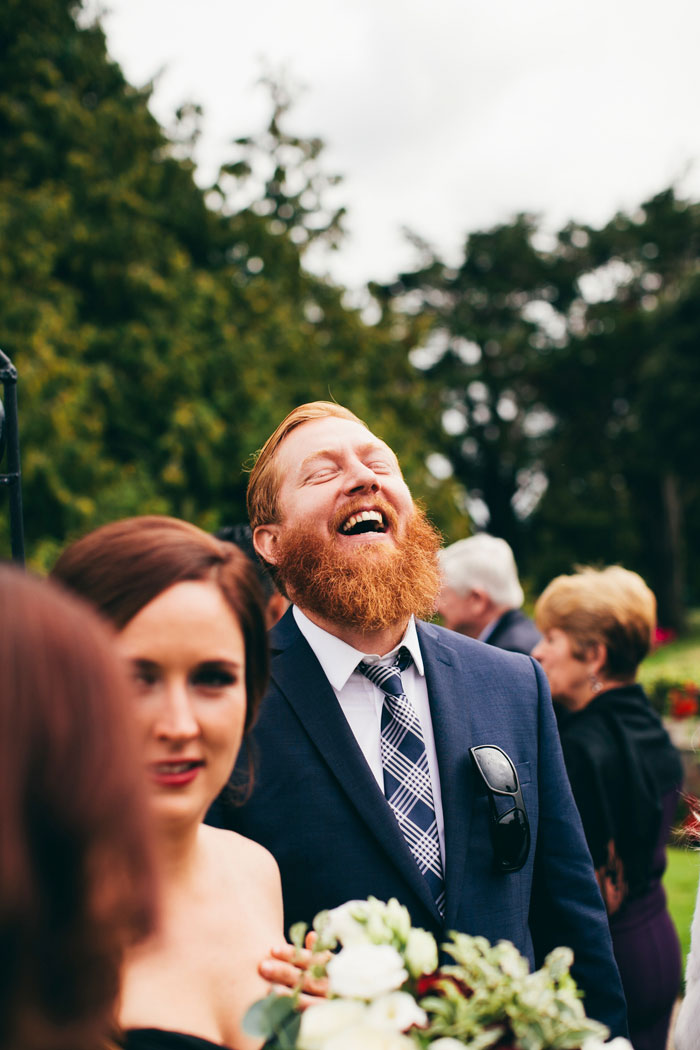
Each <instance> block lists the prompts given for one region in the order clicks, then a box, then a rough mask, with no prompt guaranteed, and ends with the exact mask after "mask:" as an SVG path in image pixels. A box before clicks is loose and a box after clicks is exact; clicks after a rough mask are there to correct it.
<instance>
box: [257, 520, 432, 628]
mask: <svg viewBox="0 0 700 1050" xmlns="http://www.w3.org/2000/svg"><path fill="white" fill-rule="evenodd" d="M439 546H440V537H439V535H438V534H437V533H436V532H435V530H434V529H433V527H432V526H431V525H430V523H429V522H428V521H427V519H426V518H425V515H424V514H423V513H422V512H421V511H417V513H416V515H415V518H414V519H413V520H412V522H411V523H410V525H409V526H408V527H407V529H406V535H405V536H403V537H401V538H400V539H398V540H396V539H394V536H393V534H389V535H385V536H383V537H379V536H375V537H370V536H369V535H367V536H366V537H364V538H363V537H361V536H355V537H351V536H348V537H340V536H339V537H338V538H335V537H334V538H333V539H332V540H331V541H330V542H328V541H323V540H321V539H319V536H318V533H317V532H315V531H314V530H312V529H309V530H305V529H298V530H296V532H295V533H294V535H293V536H290V537H286V538H285V541H284V542H283V543H282V545H281V547H280V549H279V552H278V553H279V556H280V560H279V561H278V563H277V570H278V572H279V575H280V577H281V579H282V580H283V581H284V585H285V589H286V591H287V594H288V596H289V598H290V599H291V600H292V601H293V602H295V603H296V604H297V605H299V606H300V607H301V608H302V609H308V610H310V611H312V612H315V613H317V614H318V615H320V616H322V617H324V618H325V619H327V620H329V621H330V622H332V623H337V624H352V625H353V626H356V627H359V628H364V629H365V630H378V629H381V628H385V627H389V626H393V625H394V624H397V623H399V622H401V621H405V620H408V618H409V616H410V615H411V614H414V615H416V616H430V615H431V614H432V612H433V610H434V608H435V601H436V598H437V594H438V591H439V587H440V574H439V568H438V565H437V551H438V548H439Z"/></svg>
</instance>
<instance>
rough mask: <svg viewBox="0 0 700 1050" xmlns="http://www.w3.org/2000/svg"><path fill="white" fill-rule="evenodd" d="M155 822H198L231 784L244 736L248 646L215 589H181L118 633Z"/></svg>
mask: <svg viewBox="0 0 700 1050" xmlns="http://www.w3.org/2000/svg"><path fill="white" fill-rule="evenodd" d="M118 641H119V647H120V649H121V651H122V652H123V654H124V655H125V656H126V658H127V659H128V660H129V663H130V665H131V669H132V674H133V678H134V682H135V685H136V713H137V718H138V722H139V725H140V727H141V729H142V732H143V738H144V747H145V760H146V768H147V771H148V775H149V781H150V785H151V790H152V798H153V803H154V809H155V815H156V819H159V818H161V817H162V819H163V820H165V821H168V820H183V821H185V822H190V821H191V822H192V823H198V822H199V821H201V820H202V818H203V817H204V814H205V812H206V810H207V808H208V807H209V805H210V803H211V802H212V801H213V799H214V798H215V797H216V795H217V794H218V793H219V791H220V790H221V788H222V787H223V786H224V784H225V783H226V781H227V779H228V777H229V775H230V773H231V770H232V768H233V764H234V761H235V759H236V755H237V754H238V749H239V747H240V745H241V740H242V737H243V726H244V723H245V715H246V688H245V645H244V641H243V634H242V632H241V628H240V625H239V623H238V620H237V618H236V617H235V616H234V614H233V613H232V611H231V608H230V606H229V605H228V604H227V603H226V601H225V599H224V597H223V595H222V594H221V591H220V590H219V588H218V587H217V586H216V584H215V583H212V582H209V581H200V580H187V581H185V582H183V583H176V584H174V585H173V586H172V587H169V588H168V589H167V590H165V591H163V592H162V594H159V595H158V597H156V598H154V599H153V601H151V602H149V603H148V605H145V606H144V607H143V609H141V610H140V611H139V612H138V613H137V614H136V616H134V618H133V619H132V620H130V621H129V623H127V624H126V626H125V627H124V628H123V630H122V631H121V632H120V634H119V639H118Z"/></svg>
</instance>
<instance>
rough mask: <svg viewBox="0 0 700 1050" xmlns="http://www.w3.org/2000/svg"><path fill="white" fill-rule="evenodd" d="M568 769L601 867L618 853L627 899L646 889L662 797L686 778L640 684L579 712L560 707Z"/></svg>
mask: <svg viewBox="0 0 700 1050" xmlns="http://www.w3.org/2000/svg"><path fill="white" fill-rule="evenodd" d="M557 719H558V721H559V731H560V735H561V742H562V749H563V752H564V760H565V762H566V769H567V772H568V774H569V780H570V781H571V787H572V790H573V793H574V798H575V799H576V805H577V806H578V810H579V813H580V814H581V820H582V823H583V829H584V832H585V834H586V839H587V840H588V846H589V849H590V851H591V855H592V857H593V865H594V867H595V868H596V869H597V870H600V869H601V868H602V867H604V866H605V865H606V864H608V863H609V861H610V856H611V844H612V851H613V853H614V854H615V855H616V857H618V858H619V860H620V861H621V863H622V868H623V875H624V881H625V884H626V886H625V897H626V899H627V900H633V899H634V898H635V897H639V896H641V895H643V894H644V893H645V892H647V890H648V888H649V884H650V877H651V869H652V862H653V858H654V853H655V850H656V846H657V840H658V837H659V831H660V828H661V819H662V799H663V798H664V796H666V795H667V794H668V793H669V792H671V791H673V790H674V789H675V790H677V789H678V788H679V787H680V785H681V782H682V779H683V769H682V765H681V759H680V755H679V753H678V751H677V750H676V748H675V747H674V746H673V744H672V743H671V740H670V738H669V735H668V733H667V732H666V730H665V729H664V727H663V724H662V722H661V719H660V718H659V716H658V715H657V713H656V712H655V711H654V710H653V708H652V707H651V706H650V704H649V701H648V700H647V697H646V695H645V693H644V690H643V689H642V687H641V686H640V685H627V686H621V687H620V688H617V689H608V690H605V691H604V692H601V693H600V694H599V695H598V696H596V697H594V699H593V700H592V701H591V702H590V703H589V704H588V706H587V707H585V708H583V710H581V711H576V712H567V711H562V710H560V709H558V710H557Z"/></svg>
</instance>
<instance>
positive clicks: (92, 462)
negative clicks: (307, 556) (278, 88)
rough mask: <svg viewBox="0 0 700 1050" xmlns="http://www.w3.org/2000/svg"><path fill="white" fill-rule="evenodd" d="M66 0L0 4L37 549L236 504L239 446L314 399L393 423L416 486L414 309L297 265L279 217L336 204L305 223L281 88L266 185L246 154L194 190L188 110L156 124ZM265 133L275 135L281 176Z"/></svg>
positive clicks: (8, 204)
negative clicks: (369, 304)
mask: <svg viewBox="0 0 700 1050" xmlns="http://www.w3.org/2000/svg"><path fill="white" fill-rule="evenodd" d="M76 10H79V9H77V8H75V7H74V6H73V5H72V4H70V3H69V2H67V0H7V3H6V4H4V5H3V7H2V11H1V12H0V237H1V238H2V243H3V252H2V253H1V254H0V276H1V277H2V281H1V282H0V345H2V346H3V348H4V350H5V351H6V352H7V353H9V355H10V356H11V357H12V358H13V360H14V362H15V364H16V366H17V368H18V370H19V373H20V383H19V387H18V390H19V398H20V413H21V438H22V453H23V468H24V504H25V510H26V534H27V541H28V549H29V551H30V554H31V556H32V559H33V560H34V562H35V563H36V564H47V563H49V562H50V561H51V560H52V558H53V556H54V554H55V552H56V550H57V549H58V548H59V547H60V546H61V545H62V543H63V542H64V541H65V539H66V538H68V537H70V536H72V535H74V534H76V533H81V532H83V531H85V530H87V529H88V528H91V527H93V526H94V525H96V524H98V523H100V522H101V521H104V520H107V519H110V518H114V517H117V516H120V515H125V514H133V513H144V512H149V511H161V512H169V513H174V514H178V515H180V516H182V517H186V518H190V519H192V520H195V521H197V522H199V523H200V524H202V525H203V526H205V527H212V528H213V527H215V526H217V525H218V524H219V523H220V522H222V521H231V520H240V519H242V518H243V517H244V514H245V510H244V490H245V482H246V479H245V476H244V474H243V473H242V471H241V464H242V463H243V462H244V461H246V460H247V459H249V456H250V453H251V451H252V450H254V449H255V448H257V447H259V446H260V445H261V444H262V442H263V441H264V439H265V437H266V436H267V434H268V433H270V431H271V430H272V429H273V428H274V426H275V425H276V424H277V422H278V421H279V419H280V418H281V416H282V415H283V414H284V412H285V411H286V410H287V409H288V408H291V407H292V406H293V405H294V404H296V403H299V402H300V401H304V400H311V399H314V398H323V397H325V398H327V397H329V396H333V397H335V398H337V399H338V400H341V401H346V402H347V403H348V404H349V405H350V406H351V407H353V408H354V409H355V410H356V411H358V412H360V413H361V414H364V415H365V416H366V417H367V419H368V421H369V422H370V423H371V424H372V425H375V426H377V428H378V429H379V430H380V431H382V430H383V431H384V432H385V433H386V435H387V437H389V438H390V439H391V440H393V441H394V442H395V443H396V445H397V447H399V448H401V445H402V443H403V441H404V440H405V441H406V445H407V448H408V449H409V456H408V463H409V468H410V471H411V475H412V476H411V480H412V481H413V482H414V484H415V485H416V488H417V489H418V490H419V491H420V490H421V486H423V488H426V486H428V485H429V484H430V482H431V477H430V474H429V471H428V470H427V468H426V465H425V456H424V455H423V454H422V451H421V450H419V448H418V442H417V441H416V439H415V437H414V431H415V429H416V421H417V420H418V419H420V418H421V417H422V416H423V415H424V414H425V413H426V412H427V411H428V401H427V396H428V395H427V393H426V391H425V389H424V388H423V387H422V386H421V381H420V377H416V376H415V373H414V372H413V370H412V369H411V367H410V365H409V364H408V361H407V347H408V345H410V344H411V343H412V342H413V339H414V337H413V336H412V335H411V333H410V331H409V329H410V328H411V325H407V324H405V323H402V325H401V326H400V330H399V329H398V328H397V326H396V325H395V324H394V322H393V321H392V319H391V317H389V316H387V317H386V318H385V319H384V320H383V321H382V322H381V323H380V324H378V325H368V324H367V323H365V322H364V321H363V319H362V317H361V315H360V314H359V312H358V311H356V310H352V309H348V308H347V307H346V306H345V305H344V302H343V291H342V289H339V288H336V287H334V286H333V285H332V284H330V283H329V282H327V281H325V280H322V279H320V278H318V277H316V276H314V275H313V274H311V273H310V272H308V271H307V270H306V269H305V268H304V265H303V263H302V253H303V250H304V245H305V244H306V243H307V242H308V241H309V240H310V239H312V238H311V233H309V236H308V237H306V238H305V239H304V238H302V237H300V236H299V234H298V233H297V232H295V231H298V230H299V229H301V228H303V229H306V230H308V231H311V230H312V229H315V231H316V232H315V233H314V236H316V234H318V238H322V237H324V236H326V234H328V236H330V235H331V233H332V232H333V235H334V236H335V233H334V231H335V230H336V229H337V225H338V224H337V221H336V220H337V219H339V217H338V216H334V217H332V220H333V221H332V222H330V224H327V229H326V230H325V231H324V230H320V229H319V225H318V222H317V212H318V207H319V205H318V202H317V201H315V200H314V198H313V196H312V195H311V196H309V187H313V186H316V187H318V188H321V187H322V186H323V178H322V175H321V173H320V169H319V166H318V158H319V155H320V149H321V147H320V143H318V142H317V141H316V140H314V141H313V142H312V143H311V144H305V143H304V141H303V140H302V139H301V138H294V137H293V136H291V135H290V133H288V132H287V131H286V128H285V121H286V118H287V109H288V105H287V103H286V101H284V99H282V98H281V96H280V95H279V94H277V95H273V120H272V122H271V124H270V127H269V128H268V130H267V133H266V134H267V135H268V146H269V149H270V150H271V155H272V162H273V172H276V174H275V175H274V177H272V178H271V179H268V180H267V181H266V182H264V183H263V185H262V187H261V188H260V191H259V192H260V196H259V197H258V198H255V197H253V199H252V200H250V201H248V203H247V206H246V207H237V206H236V205H235V203H232V200H233V199H234V198H235V194H234V193H233V189H235V187H234V186H232V184H231V180H232V179H233V180H234V182H235V180H236V179H239V180H242V181H243V182H244V183H245V182H246V181H248V176H247V174H246V172H245V171H242V170H241V171H238V172H236V171H235V170H233V169H230V170H228V171H224V172H223V173H222V176H221V178H220V180H219V181H218V182H217V184H216V185H215V186H213V187H210V188H208V189H207V190H202V189H200V188H199V187H198V186H197V185H196V183H195V182H194V179H193V163H192V160H191V159H190V153H191V144H192V136H193V135H196V131H197V119H198V111H197V108H196V107H193V106H185V107H183V109H182V110H181V111H180V115H179V117H180V119H179V124H178V126H177V127H176V128H175V129H174V132H173V135H172V137H171V138H168V137H167V136H166V135H165V134H164V132H163V130H162V129H161V128H160V127H159V126H158V124H157V122H156V121H155V120H154V118H153V117H152V116H151V114H150V112H149V110H148V101H149V95H150V90H149V88H144V89H135V88H133V87H131V86H130V85H129V84H128V83H126V81H125V80H124V77H123V75H122V73H121V71H120V70H119V68H118V66H117V65H116V64H115V63H113V62H112V61H111V60H110V59H109V57H108V55H107V53H106V49H105V40H104V34H103V32H102V30H101V28H100V26H99V23H94V24H91V25H85V24H81V25H80V26H78V25H77V24H76V22H75V14H76ZM269 136H272V138H271V139H270V138H269ZM275 136H277V139H275ZM277 140H278V141H279V144H282V143H284V145H285V147H289V149H291V153H290V152H289V149H288V151H287V154H286V156H287V160H286V161H285V163H287V164H288V166H289V171H288V173H285V175H284V178H282V175H281V174H280V170H281V169H280V163H281V161H280V160H279V149H278V146H277V145H276V144H275V143H276V141H277ZM253 141H254V139H253V138H250V139H249V140H246V142H247V143H248V144H249V145H250V148H251V149H252V148H253V147H252V143H253ZM292 147H294V149H295V150H296V153H295V152H294V149H292ZM242 148H244V146H243V145H240V144H239V147H238V149H239V150H240V149H242ZM279 148H280V149H281V145H280V146H279ZM295 158H296V159H295ZM295 164H297V165H298V166H299V168H300V172H299V173H297V175H295V174H294V171H293V170H292V169H293V168H294V165H295ZM224 179H227V180H228V183H226V184H224V182H223V181H222V180H224ZM295 180H296V182H295ZM304 180H306V189H305V190H303V191H302V192H301V195H300V196H299V198H298V200H297V197H296V196H295V194H296V193H297V190H295V189H294V185H295V184H296V185H297V186H303V185H304ZM285 194H286V195H288V201H285V199H284V198H285ZM302 197H303V200H302ZM287 205H288V206H289V208H291V209H292V214H291V215H288V212H287V210H286V206H287ZM295 208H296V209H297V211H296V212H295V211H294V209H295ZM299 209H301V210H299ZM295 214H296V215H298V219H295V218H294V215H295ZM285 216H286V217H287V221H286V222H285V221H284V220H285ZM314 223H316V226H315V227H314ZM387 375H389V376H391V379H392V381H391V382H390V383H387V381H386V377H387ZM431 491H432V490H431ZM445 505H446V506H447V507H448V508H449V499H447V498H445Z"/></svg>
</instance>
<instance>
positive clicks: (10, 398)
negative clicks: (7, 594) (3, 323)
mask: <svg viewBox="0 0 700 1050" xmlns="http://www.w3.org/2000/svg"><path fill="white" fill-rule="evenodd" d="M0 380H2V384H3V389H4V401H5V428H6V434H7V473H5V474H0V484H3V485H7V487H8V489H9V497H10V538H11V543H12V558H13V561H16V562H18V563H19V564H20V565H24V522H23V519H22V471H21V469H20V459H19V427H18V424H17V369H16V368H15V366H14V365H13V364H12V361H10V359H9V357H8V356H7V354H4V353H3V352H2V350H0Z"/></svg>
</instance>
